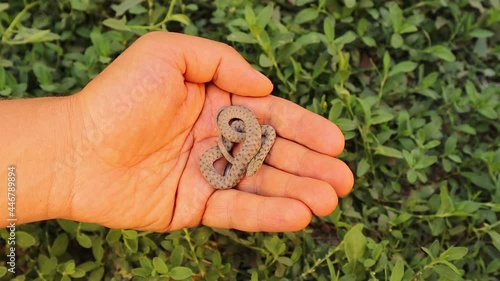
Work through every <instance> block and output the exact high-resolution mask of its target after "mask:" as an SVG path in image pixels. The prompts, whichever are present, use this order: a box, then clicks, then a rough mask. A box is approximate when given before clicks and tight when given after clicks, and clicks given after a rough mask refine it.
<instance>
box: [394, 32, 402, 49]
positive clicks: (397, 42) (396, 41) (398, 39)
mask: <svg viewBox="0 0 500 281" xmlns="http://www.w3.org/2000/svg"><path fill="white" fill-rule="evenodd" d="M404 44H405V41H404V39H403V36H401V35H400V34H399V33H394V34H392V36H391V47H393V48H395V49H399V48H401V47H402V46H403V45H404Z"/></svg>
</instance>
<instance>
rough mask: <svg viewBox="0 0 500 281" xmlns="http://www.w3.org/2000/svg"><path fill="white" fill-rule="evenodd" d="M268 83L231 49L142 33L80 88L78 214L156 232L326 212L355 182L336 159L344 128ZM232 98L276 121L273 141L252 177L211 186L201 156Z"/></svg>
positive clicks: (275, 226)
mask: <svg viewBox="0 0 500 281" xmlns="http://www.w3.org/2000/svg"><path fill="white" fill-rule="evenodd" d="M271 90H272V84H271V82H270V81H269V80H268V79H267V78H265V77H264V76H262V75H261V74H259V73H257V72H256V71H254V70H253V69H252V67H251V66H250V65H249V64H248V63H247V62H246V61H245V60H244V59H243V58H242V57H241V56H240V55H239V54H238V53H237V52H236V51H235V50H234V49H232V48H231V47H229V46H227V45H224V44H221V43H217V42H214V41H210V40H206V39H201V38H197V37H192V36H187V35H181V34H175V33H165V32H155V33H150V34H147V35H145V36H143V37H141V38H140V39H139V40H137V42H135V43H134V44H133V45H132V46H131V47H130V48H129V49H127V50H126V51H125V52H124V53H123V54H122V55H121V56H120V57H119V58H117V59H116V60H115V61H114V62H113V63H112V64H111V65H110V66H109V67H108V68H106V69H105V70H104V71H103V72H102V73H101V74H100V75H99V76H97V77H96V78H95V79H94V80H93V81H92V82H91V83H89V84H88V85H87V87H85V89H83V90H82V91H81V92H80V93H78V94H76V95H74V99H75V101H76V104H77V106H76V107H75V108H76V109H75V112H77V113H79V114H80V116H81V117H80V118H75V119H76V120H78V121H77V122H76V125H75V126H80V127H81V129H80V130H77V131H79V132H81V135H78V136H76V137H75V138H76V139H78V147H80V149H78V150H77V153H76V155H75V156H74V157H72V159H73V160H72V161H73V162H74V163H73V164H74V166H75V167H77V168H76V171H75V172H74V184H73V187H72V188H73V190H72V196H71V199H70V203H69V204H70V206H71V216H72V218H73V219H76V220H79V221H86V222H93V223H99V224H102V225H105V226H108V227H113V228H133V229H141V230H152V231H166V230H175V229H180V228H183V227H190V226H196V225H199V224H205V225H208V226H214V227H226V228H236V229H240V230H246V231H293V230H298V229H301V228H303V227H305V226H306V225H307V224H308V223H309V221H310V218H311V215H312V214H316V215H320V216H322V215H327V214H329V213H330V212H331V211H333V210H334V209H335V207H336V206H337V200H338V198H337V196H343V195H345V194H347V193H348V192H349V191H350V189H351V188H352V185H353V175H352V173H351V172H350V170H349V168H348V167H347V166H346V165H345V164H344V163H343V162H341V161H340V160H338V159H336V158H334V156H336V155H338V154H340V152H341V151H342V150H343V145H344V138H343V135H342V133H341V132H340V130H339V129H338V128H337V127H336V126H335V125H334V124H332V123H331V122H329V121H328V120H326V119H324V118H322V117H320V116H317V115H315V114H313V113H310V112H308V111H306V110H305V109H303V108H301V107H299V106H297V105H295V104H293V103H291V102H289V101H286V100H283V99H280V98H277V97H273V96H269V94H270V92H271ZM232 104H233V105H234V104H237V105H244V106H246V107H248V108H250V109H251V110H252V111H253V112H254V113H255V114H256V116H257V118H258V119H259V122H260V123H261V124H264V123H266V124H271V125H272V126H273V127H275V129H276V131H277V133H278V139H277V140H276V143H275V145H274V147H273V148H272V150H271V152H270V154H269V156H268V157H267V159H266V165H264V166H263V168H262V169H261V170H260V171H259V172H258V173H257V174H256V175H254V176H252V177H250V178H245V179H244V180H243V181H242V182H241V183H240V184H239V185H238V186H237V188H235V189H232V190H215V189H214V188H212V187H211V186H210V185H209V184H208V183H207V182H206V181H205V179H204V178H203V176H202V175H201V173H200V169H199V163H200V157H201V155H202V154H203V152H205V151H206V150H207V149H208V148H210V147H212V146H214V145H215V144H216V141H217V134H218V133H217V129H216V128H215V123H214V120H213V119H214V116H215V114H216V112H217V111H218V110H219V109H220V108H222V107H224V106H228V105H232Z"/></svg>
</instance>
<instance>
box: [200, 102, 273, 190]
mask: <svg viewBox="0 0 500 281" xmlns="http://www.w3.org/2000/svg"><path fill="white" fill-rule="evenodd" d="M216 123H217V128H218V129H219V141H218V145H217V146H214V147H212V148H210V149H208V150H207V151H205V153H203V155H202V156H201V161H200V169H201V173H202V174H203V176H204V177H205V179H206V180H207V181H208V182H209V183H210V184H211V185H212V186H213V187H215V188H216V189H229V188H232V187H234V186H236V185H237V184H238V183H239V182H240V181H241V180H242V179H243V176H244V175H245V174H246V176H247V177H250V176H252V175H253V174H255V172H257V170H258V169H259V168H260V167H261V166H262V164H263V163H264V159H265V158H266V156H267V154H268V153H269V150H271V147H272V146H273V144H274V141H275V140H276V131H275V130H274V128H273V127H271V126H270V125H262V126H261V125H260V124H259V122H258V121H257V117H255V115H254V114H253V112H252V111H251V110H250V109H248V108H246V107H243V106H230V107H226V108H224V109H222V110H221V111H219V113H218V114H217V116H216ZM241 142H243V144H242V146H241V149H240V150H239V151H238V153H237V154H236V155H235V156H232V155H231V153H230V151H231V150H232V149H233V147H234V145H235V144H236V143H241ZM222 157H224V158H226V160H227V161H228V162H229V163H228V165H227V166H226V169H225V170H224V174H223V175H220V174H219V173H218V172H217V171H216V170H215V168H214V162H215V161H216V160H217V159H220V158H222Z"/></svg>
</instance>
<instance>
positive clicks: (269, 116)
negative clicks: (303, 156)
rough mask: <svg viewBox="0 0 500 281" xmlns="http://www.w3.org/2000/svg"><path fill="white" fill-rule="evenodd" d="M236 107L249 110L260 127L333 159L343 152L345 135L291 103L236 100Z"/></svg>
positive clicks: (265, 100)
mask: <svg viewBox="0 0 500 281" xmlns="http://www.w3.org/2000/svg"><path fill="white" fill-rule="evenodd" d="M233 104H235V105H237V104H238V105H244V106H246V107H248V108H250V109H251V110H252V111H253V112H254V113H255V115H256V116H257V118H258V119H259V121H260V123H264V124H270V125H272V126H273V127H274V128H275V129H276V131H277V132H278V134H279V136H280V137H282V138H286V139H288V140H291V141H294V142H296V143H299V144H301V145H304V146H306V147H308V148H310V149H312V150H314V151H317V152H320V153H323V154H326V155H330V156H338V155H339V154H340V153H342V151H343V150H344V145H345V138H344V134H342V131H341V130H340V129H339V127H337V125H335V124H334V123H332V122H331V121H329V120H328V119H326V118H324V117H322V116H320V115H317V114H314V113H312V112H310V111H308V110H307V109H305V108H303V107H300V106H299V105H297V104H295V103H293V102H291V101H288V100H285V99H282V98H279V97H275V96H269V97H266V98H261V99H249V98H245V97H237V96H234V97H233Z"/></svg>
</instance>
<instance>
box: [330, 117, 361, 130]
mask: <svg viewBox="0 0 500 281" xmlns="http://www.w3.org/2000/svg"><path fill="white" fill-rule="evenodd" d="M335 124H337V126H339V128H340V130H342V132H349V131H353V130H355V129H356V128H357V127H358V126H357V123H356V122H355V121H353V120H350V119H347V118H339V119H337V121H335Z"/></svg>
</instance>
